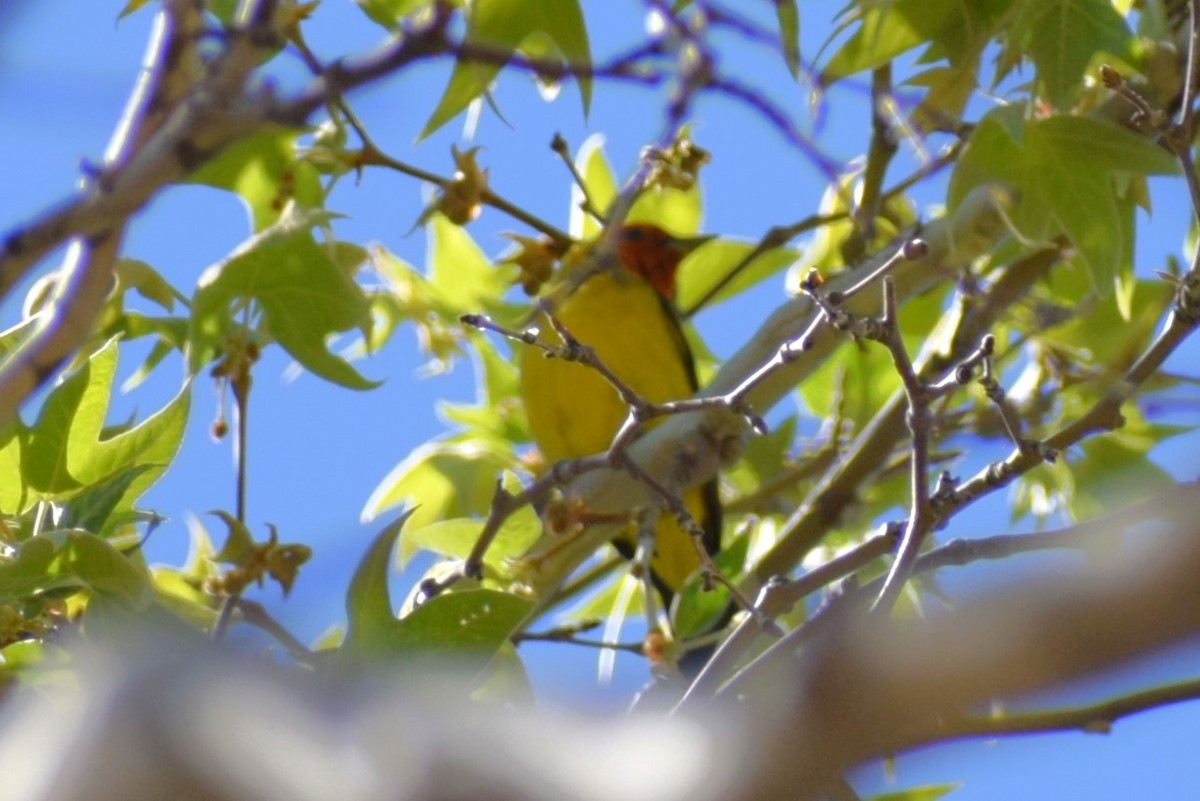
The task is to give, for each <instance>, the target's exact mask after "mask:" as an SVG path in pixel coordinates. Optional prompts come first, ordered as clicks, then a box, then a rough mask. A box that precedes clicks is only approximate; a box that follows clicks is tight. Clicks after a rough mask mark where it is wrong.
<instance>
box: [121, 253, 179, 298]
mask: <svg viewBox="0 0 1200 801" xmlns="http://www.w3.org/2000/svg"><path fill="white" fill-rule="evenodd" d="M116 274H117V291H118V292H125V291H126V290H129V289H132V290H134V291H135V292H137V293H138V294H139V295H141V296H142V297H143V298H145V299H146V300H149V301H152V302H154V303H157V304H158V305H159V306H162V307H163V308H164V309H166V310H167V311H171V310H172V309H174V308H175V301H176V300H182V299H183V298H182V296H181V295H180V294H179V291H178V290H176V289H175V287H173V286H171V284H170V282H168V281H167V279H165V278H163V277H162V276H161V275H160V274H159V273H158V271H157V270H155V269H154V268H153V267H151V266H150V265H149V264H146V263H145V262H144V261H138V260H137V259H119V260H118V261H117V265H116Z"/></svg>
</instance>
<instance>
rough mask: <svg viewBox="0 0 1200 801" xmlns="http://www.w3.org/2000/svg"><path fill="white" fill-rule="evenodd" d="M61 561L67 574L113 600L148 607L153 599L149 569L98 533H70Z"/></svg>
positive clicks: (59, 556)
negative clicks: (98, 535) (97, 534)
mask: <svg viewBox="0 0 1200 801" xmlns="http://www.w3.org/2000/svg"><path fill="white" fill-rule="evenodd" d="M58 559H59V562H60V564H61V566H62V570H63V571H64V572H65V573H67V574H69V575H73V576H76V577H78V578H79V579H80V580H81V581H83V582H84V583H85V584H86V585H87V586H88V587H89V588H91V590H92V591H93V592H96V593H99V594H101V595H104V596H107V597H108V598H110V599H115V600H121V601H125V602H128V603H130V604H132V605H133V606H135V607H137V608H144V607H145V606H146V605H147V604H149V603H150V601H151V599H152V597H153V591H152V589H151V587H150V580H149V578H150V577H149V575H148V574H147V572H146V570H145V569H144V568H143V567H142V566H140V565H138V564H136V563H134V561H133V560H132V559H130V558H129V557H127V556H125V555H124V554H123V553H121V552H120V551H118V550H117V549H116V548H114V547H113V546H112V545H111V544H109V543H108V542H106V541H104V540H103V539H101V538H100V537H97V536H95V535H94V534H90V533H87V532H82V531H72V532H70V533H69V534H68V535H67V540H66V543H65V545H64V546H63V548H62V549H61V550H60V552H59V554H58Z"/></svg>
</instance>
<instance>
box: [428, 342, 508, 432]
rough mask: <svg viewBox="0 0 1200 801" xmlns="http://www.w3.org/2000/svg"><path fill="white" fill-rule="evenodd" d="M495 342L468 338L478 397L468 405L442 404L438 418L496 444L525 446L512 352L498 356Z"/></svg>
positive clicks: (443, 402) (444, 402)
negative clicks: (479, 378) (474, 361)
mask: <svg viewBox="0 0 1200 801" xmlns="http://www.w3.org/2000/svg"><path fill="white" fill-rule="evenodd" d="M494 342H495V341H494V340H493V339H490V338H488V337H472V338H471V344H472V345H473V346H474V348H475V355H476V357H477V360H478V361H477V364H478V365H479V372H480V374H481V376H482V382H481V384H482V387H481V388H482V392H481V394H480V396H479V397H478V398H477V399H476V401H475V402H474V403H470V404H458V403H450V402H449V401H442V402H441V403H440V404H439V405H438V414H439V415H440V416H442V417H444V418H445V419H446V421H447V422H449V423H452V424H457V425H459V426H462V427H463V428H466V429H468V430H470V431H471V432H472V433H473V434H475V435H479V436H483V437H487V438H492V439H495V440H497V441H498V443H502V442H508V443H521V442H528V441H529V421H528V420H527V419H526V417H525V407H524V405H523V404H522V403H521V400H520V397H519V396H518V392H517V383H518V372H517V365H516V359H514V358H513V356H512V354H511V352H510V353H506V354H501V353H500V352H499V351H498V350H497V348H496V345H495V344H494Z"/></svg>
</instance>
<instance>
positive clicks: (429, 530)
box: [401, 506, 542, 576]
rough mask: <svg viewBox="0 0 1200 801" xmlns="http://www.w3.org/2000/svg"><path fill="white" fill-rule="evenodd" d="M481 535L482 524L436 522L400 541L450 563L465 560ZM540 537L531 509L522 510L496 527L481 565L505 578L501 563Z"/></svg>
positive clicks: (458, 520)
mask: <svg viewBox="0 0 1200 801" xmlns="http://www.w3.org/2000/svg"><path fill="white" fill-rule="evenodd" d="M482 532H483V521H482V520H479V519H476V518H467V517H460V518H455V519H452V520H437V521H434V522H433V523H430V524H429V525H427V526H422V527H421V528H418V529H414V530H413V531H412V532H410V533H408V534H406V535H405V537H404V540H405V543H406V544H407V545H409V546H412V547H415V548H421V549H423V550H426V551H432V552H433V553H436V554H440V555H442V556H448V557H451V558H454V559H466V558H467V556H468V555H469V554H470V553H471V550H472V549H473V548H474V547H475V544H476V543H477V542H479V535H480V534H481V533H482ZM541 534H542V521H541V520H539V519H538V516H537V514H536V513H535V512H534V511H533V509H532V508H531V507H529V506H524V507H522V508H521V509H519V510H518V511H516V512H515V513H513V514H512V515H511V516H509V518H508V519H507V520H505V521H504V523H503V524H502V525H501V526H500V529H499V530H498V531H497V532H496V534H495V537H494V539H493V540H492V542H491V544H490V545H489V546H488V549H487V552H486V553H485V554H484V557H483V563H484V564H485V565H486V566H487V567H489V568H490V569H491V570H492V571H493V572H494V573H496V574H498V575H501V576H507V575H508V570H507V569H506V568H505V564H504V560H506V559H509V558H512V557H516V556H520V555H522V554H524V553H525V552H526V551H527V550H529V547H530V546H531V545H533V544H534V543H535V542H537V540H538V538H539V537H540V536H541ZM401 566H403V564H402V565H401Z"/></svg>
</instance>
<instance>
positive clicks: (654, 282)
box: [617, 223, 713, 300]
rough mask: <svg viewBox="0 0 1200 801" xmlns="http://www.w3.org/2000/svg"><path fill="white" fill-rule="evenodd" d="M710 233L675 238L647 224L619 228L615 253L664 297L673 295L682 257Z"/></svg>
mask: <svg viewBox="0 0 1200 801" xmlns="http://www.w3.org/2000/svg"><path fill="white" fill-rule="evenodd" d="M712 238H713V237H712V236H694V237H678V236H672V235H671V234H668V233H667V232H666V231H664V230H663V229H661V228H659V227H658V226H655V225H650V224H648V223H631V224H629V225H626V226H624V227H623V228H621V236H620V239H619V240H618V242H617V256H618V257H619V258H620V259H621V263H622V264H623V265H625V267H627V268H628V269H630V270H632V271H633V272H635V273H637V274H638V275H640V276H641V277H642V278H645V279H646V281H648V282H649V283H650V285H651V286H652V287H654V288H655V289H657V290H658V292H659V294H661V295H662V296H663V297H664V298H666V299H667V300H674V298H675V278H676V273H677V272H678V270H679V263H680V262H681V261H683V257H684V256H686V255H687V254H689V253H691V252H692V251H693V250H695V249H696V248H698V247H699V246H700V245H702V244H704V243H705V242H707V241H709V240H710V239H712Z"/></svg>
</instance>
